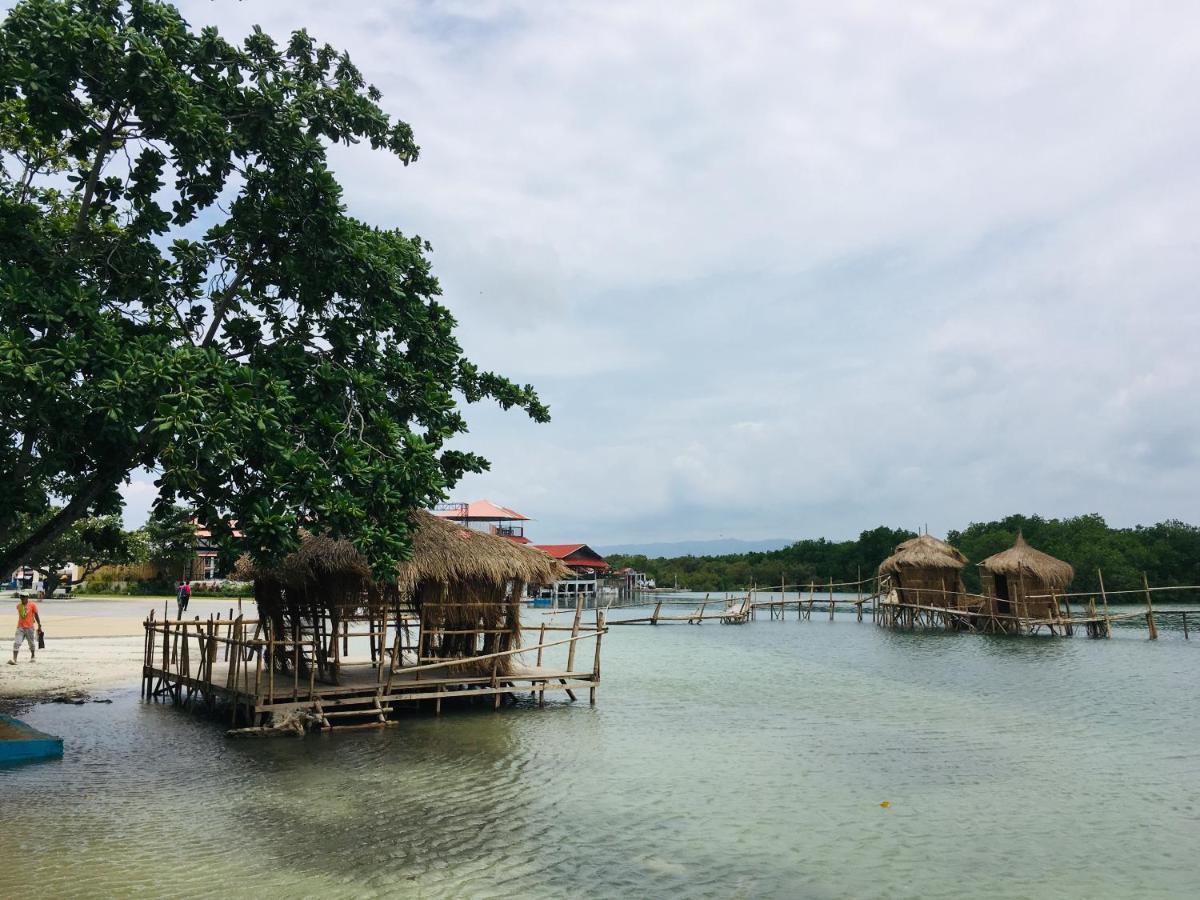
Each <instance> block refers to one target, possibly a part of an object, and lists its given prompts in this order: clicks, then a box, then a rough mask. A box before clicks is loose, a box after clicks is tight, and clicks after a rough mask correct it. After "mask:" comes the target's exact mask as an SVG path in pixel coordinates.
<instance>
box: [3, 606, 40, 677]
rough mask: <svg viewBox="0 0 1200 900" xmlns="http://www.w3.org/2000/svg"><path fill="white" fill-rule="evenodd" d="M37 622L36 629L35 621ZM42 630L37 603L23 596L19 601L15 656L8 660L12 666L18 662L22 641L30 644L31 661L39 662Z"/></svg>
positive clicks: (14, 641)
mask: <svg viewBox="0 0 1200 900" xmlns="http://www.w3.org/2000/svg"><path fill="white" fill-rule="evenodd" d="M35 622H36V623H37V628H36V629H35V628H34V627H33V626H34V623H35ZM41 630H42V617H41V616H40V615H38V608H37V604H36V603H34V602H33V601H32V600H30V599H29V598H28V597H25V596H22V597H21V599H20V600H19V601H18V603H17V636H16V638H15V639H14V640H13V658H12V659H10V660H9V661H8V664H9V665H10V666H15V665H16V664H17V653H19V652H20V650H21V641H26V642H28V644H29V661H30V662H37V633H38V631H41Z"/></svg>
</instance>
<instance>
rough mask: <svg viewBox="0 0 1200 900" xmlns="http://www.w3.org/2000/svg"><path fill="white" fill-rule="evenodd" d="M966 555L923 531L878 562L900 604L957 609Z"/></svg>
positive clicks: (882, 574)
mask: <svg viewBox="0 0 1200 900" xmlns="http://www.w3.org/2000/svg"><path fill="white" fill-rule="evenodd" d="M966 564H967V558H966V557H965V556H963V554H962V553H960V552H959V551H958V550H956V549H955V548H954V547H952V546H950V545H949V544H947V543H946V542H945V541H941V540H938V539H937V538H935V537H933V536H932V535H928V534H922V535H919V536H917V537H915V538H910V539H909V540H907V541H903V542H902V543H900V544H898V545H897V546H896V551H895V552H894V553H893V554H892V555H891V556H889V557H888V558H887V559H885V560H884V561H883V562H882V563H880V564H879V574H880V576H886V577H887V578H889V579H890V580H891V583H892V587H893V588H895V590H896V595H897V597H898V598H899V599H900V601H901V602H903V603H915V604H918V605H920V606H942V607H951V608H957V607H959V606H960V602H961V601H962V598H963V597H964V595H965V594H966V588H965V587H964V585H963V582H962V575H961V573H962V568H963V566H965V565H966Z"/></svg>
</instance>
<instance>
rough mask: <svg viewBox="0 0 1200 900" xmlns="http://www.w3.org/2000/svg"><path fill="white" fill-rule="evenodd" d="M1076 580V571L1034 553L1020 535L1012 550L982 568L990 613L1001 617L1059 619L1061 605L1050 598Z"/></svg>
mask: <svg viewBox="0 0 1200 900" xmlns="http://www.w3.org/2000/svg"><path fill="white" fill-rule="evenodd" d="M1074 577H1075V570H1074V569H1073V568H1071V566H1070V564H1069V563H1065V562H1063V561H1062V560H1061V559H1055V558H1054V557H1053V556H1051V555H1050V554H1048V553H1043V552H1042V551H1041V550H1035V549H1034V548H1033V547H1031V546H1029V544H1028V543H1026V541H1025V536H1024V535H1023V534H1021V532H1019V531H1018V532H1017V539H1016V541H1015V542H1014V543H1013V545H1012V546H1011V547H1009V548H1008V549H1007V550H1004V551H1003V552H1001V553H997V554H995V555H994V556H989V557H988V558H987V559H985V560H984V561H983V562H981V563H980V564H979V580H980V582H981V584H982V586H983V594H984V596H985V597H987V598H988V611H989V612H990V613H991V614H993V615H998V616H1018V617H1020V618H1034V619H1048V618H1053V617H1055V616H1057V615H1058V603H1057V602H1056V601H1055V600H1054V598H1053V597H1052V596H1048V595H1053V594H1058V593H1061V592H1062V591H1063V590H1064V589H1065V588H1066V586H1067V585H1068V584H1070V583H1071V579H1073V578H1074ZM1031 597H1034V598H1035V599H1030V598H1031Z"/></svg>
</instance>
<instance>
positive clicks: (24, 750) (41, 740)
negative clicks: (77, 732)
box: [0, 716, 63, 766]
mask: <svg viewBox="0 0 1200 900" xmlns="http://www.w3.org/2000/svg"><path fill="white" fill-rule="evenodd" d="M62 755H63V742H62V738H60V737H55V736H54V735H52V734H45V733H44V732H41V731H38V730H37V729H36V728H33V727H31V726H29V725H26V724H25V723H24V722H22V721H21V720H20V719H14V718H12V717H11V716H0V766H2V765H6V764H8V763H20V762H31V761H33V760H38V759H58V758H59V757H61V756H62Z"/></svg>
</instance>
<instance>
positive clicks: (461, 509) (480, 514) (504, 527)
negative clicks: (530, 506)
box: [433, 500, 529, 544]
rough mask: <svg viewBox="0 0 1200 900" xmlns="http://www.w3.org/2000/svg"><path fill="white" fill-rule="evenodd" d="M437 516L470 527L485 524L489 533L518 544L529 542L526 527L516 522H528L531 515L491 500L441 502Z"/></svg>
mask: <svg viewBox="0 0 1200 900" xmlns="http://www.w3.org/2000/svg"><path fill="white" fill-rule="evenodd" d="M433 514H434V515H435V516H439V517H441V518H443V519H450V520H451V521H453V522H458V523H459V524H460V525H466V526H467V527H470V526H471V525H472V524H474V525H476V526H477V527H478V526H479V525H485V526H486V529H487V531H488V532H489V533H491V534H495V535H498V536H500V537H506V538H508V539H509V540H510V541H516V543H518V544H528V543H529V539H528V538H527V537H525V528H524V526H522V525H514V524H513V523H514V522H528V521H529V516H524V515H521V513H519V512H517V511H516V510H515V509H509V508H508V507H507V506H501V505H500V504H499V503H493V502H492V501H491V500H472V501H471V502H470V503H439V504H438V506H437V509H435V510H434V511H433Z"/></svg>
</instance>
